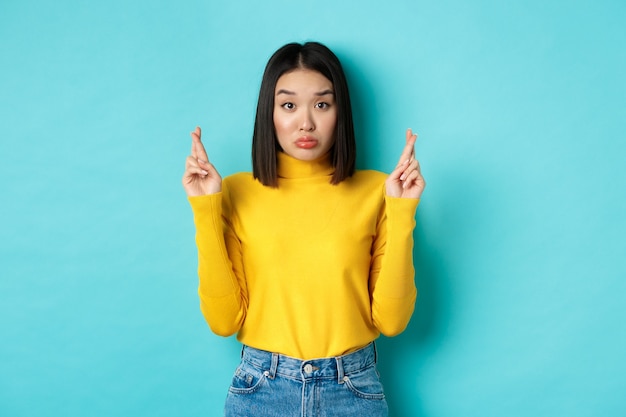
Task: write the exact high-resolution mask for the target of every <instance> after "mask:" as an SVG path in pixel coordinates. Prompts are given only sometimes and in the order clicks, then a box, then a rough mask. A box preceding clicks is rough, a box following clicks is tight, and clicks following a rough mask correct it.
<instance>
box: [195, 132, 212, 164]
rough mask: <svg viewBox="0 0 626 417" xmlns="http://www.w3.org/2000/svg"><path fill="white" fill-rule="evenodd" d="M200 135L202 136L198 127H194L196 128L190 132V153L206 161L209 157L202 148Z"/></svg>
mask: <svg viewBox="0 0 626 417" xmlns="http://www.w3.org/2000/svg"><path fill="white" fill-rule="evenodd" d="M201 136H202V131H201V130H200V127H196V130H194V131H193V132H191V139H192V149H191V155H192V156H194V157H196V158H198V159H201V160H203V161H208V160H209V157H208V155H207V153H206V150H205V149H204V145H203V144H202V140H201V139H200V138H201Z"/></svg>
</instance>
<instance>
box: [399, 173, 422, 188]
mask: <svg viewBox="0 0 626 417" xmlns="http://www.w3.org/2000/svg"><path fill="white" fill-rule="evenodd" d="M419 177H420V173H419V171H412V172H411V173H409V175H408V176H407V177H406V179H405V180H404V182H402V188H409V187H410V186H411V185H413V184H414V183H415V182H416V180H417V179H418V178H419Z"/></svg>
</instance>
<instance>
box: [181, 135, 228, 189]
mask: <svg viewBox="0 0 626 417" xmlns="http://www.w3.org/2000/svg"><path fill="white" fill-rule="evenodd" d="M200 136H201V131H200V128H199V127H196V130H194V131H193V132H191V155H189V156H188V157H187V163H186V164H185V173H184V174H183V188H184V189H185V192H186V193H187V195H188V196H189V197H197V196H201V195H208V194H215V193H219V192H220V191H222V177H221V176H220V174H219V173H218V172H217V170H216V169H215V167H214V166H213V164H212V163H210V162H209V157H208V156H207V154H206V150H205V149H204V145H202V141H201V140H200Z"/></svg>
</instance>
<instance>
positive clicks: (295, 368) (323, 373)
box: [241, 342, 376, 383]
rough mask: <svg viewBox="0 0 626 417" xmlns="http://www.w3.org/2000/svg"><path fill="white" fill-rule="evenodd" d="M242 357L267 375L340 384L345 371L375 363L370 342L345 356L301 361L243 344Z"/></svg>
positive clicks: (372, 345) (352, 370)
mask: <svg viewBox="0 0 626 417" xmlns="http://www.w3.org/2000/svg"><path fill="white" fill-rule="evenodd" d="M241 357H242V360H243V361H244V362H248V363H249V364H251V365H252V366H255V367H257V368H259V369H261V370H263V371H264V373H265V375H266V376H268V377H269V378H274V377H275V376H276V375H280V376H282V377H287V378H293V379H298V380H304V379H313V378H316V379H319V378H324V379H326V378H328V379H330V378H336V379H337V381H338V382H339V383H343V382H344V376H346V374H351V373H353V372H357V371H360V370H362V369H366V368H369V367H371V366H373V365H375V364H376V346H375V344H374V342H371V343H370V344H368V345H367V346H365V347H363V348H361V349H359V350H356V351H354V352H351V353H348V354H346V355H341V356H335V357H330V358H321V359H308V360H301V359H297V358H292V357H290V356H286V355H281V354H279V353H272V352H267V351H264V350H259V349H255V348H253V347H250V346H246V345H244V347H243V350H242V352H241Z"/></svg>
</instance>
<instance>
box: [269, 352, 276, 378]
mask: <svg viewBox="0 0 626 417" xmlns="http://www.w3.org/2000/svg"><path fill="white" fill-rule="evenodd" d="M277 368H278V353H272V365H271V366H270V375H269V377H270V378H271V379H274V378H275V377H276V369H277Z"/></svg>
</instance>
